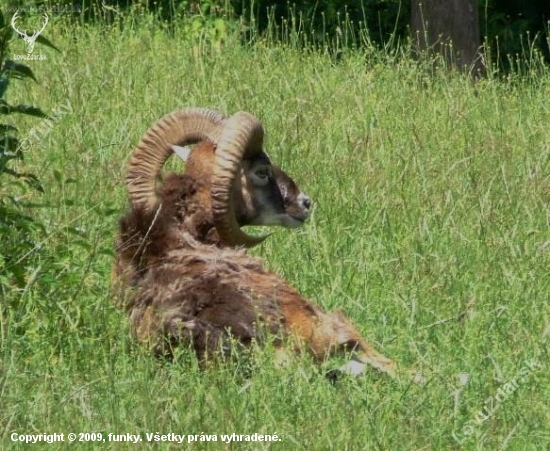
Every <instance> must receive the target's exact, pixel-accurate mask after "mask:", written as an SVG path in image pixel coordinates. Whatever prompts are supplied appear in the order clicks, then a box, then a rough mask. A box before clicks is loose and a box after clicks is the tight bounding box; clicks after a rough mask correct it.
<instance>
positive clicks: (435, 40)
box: [411, 0, 483, 76]
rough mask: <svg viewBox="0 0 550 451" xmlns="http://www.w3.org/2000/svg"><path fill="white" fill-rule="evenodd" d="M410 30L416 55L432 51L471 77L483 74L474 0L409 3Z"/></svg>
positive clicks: (476, 10) (439, 0)
mask: <svg viewBox="0 0 550 451" xmlns="http://www.w3.org/2000/svg"><path fill="white" fill-rule="evenodd" d="M411 29H412V33H413V42H415V43H416V46H417V50H418V51H419V53H421V52H422V51H425V52H428V54H431V53H432V52H436V53H438V54H440V55H441V56H442V57H443V58H444V60H445V61H446V62H447V63H448V64H450V65H451V66H452V67H456V68H458V69H460V70H464V71H467V72H470V71H471V72H472V74H473V75H474V76H479V75H481V73H482V72H483V64H482V61H481V58H480V54H479V49H480V44H481V42H480V36H479V15H478V9H477V1H476V0H412V10H411Z"/></svg>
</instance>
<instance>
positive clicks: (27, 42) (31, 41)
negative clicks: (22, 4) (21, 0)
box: [11, 11, 48, 54]
mask: <svg viewBox="0 0 550 451" xmlns="http://www.w3.org/2000/svg"><path fill="white" fill-rule="evenodd" d="M18 14H19V11H15V14H14V15H13V17H12V19H11V26H12V27H13V29H14V30H15V31H17V33H19V34H20V35H21V36H23V39H24V40H25V45H26V46H27V53H29V54H31V53H32V51H33V50H34V41H36V38H37V37H38V35H39V34H40V33H42V31H44V28H46V25H47V24H48V15H47V14H46V13H44V25H43V26H42V28H41V29H40V30H38V31H35V32H34V33H33V34H32V36H29V35H28V34H27V30H25V31H21V30H19V29H18V28H17V25H16V23H15V22H16V21H17V19H18V18H19V16H18Z"/></svg>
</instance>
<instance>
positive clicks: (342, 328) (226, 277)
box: [114, 146, 394, 374]
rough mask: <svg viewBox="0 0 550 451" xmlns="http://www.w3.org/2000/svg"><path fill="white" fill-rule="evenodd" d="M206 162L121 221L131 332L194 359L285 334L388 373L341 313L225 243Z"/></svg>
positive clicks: (120, 262) (386, 363)
mask: <svg viewBox="0 0 550 451" xmlns="http://www.w3.org/2000/svg"><path fill="white" fill-rule="evenodd" d="M207 147H208V146H206V147H204V148H202V150H203V151H204V152H207V151H208V149H207ZM208 161H209V160H208V158H205V161H204V162H193V160H191V163H190V164H188V166H187V172H186V174H184V175H170V176H168V177H167V178H166V180H165V181H164V183H163V184H162V186H161V187H160V189H159V198H160V199H161V202H160V205H159V208H158V210H157V212H153V213H150V214H147V213H144V212H142V211H140V210H136V209H134V210H133V211H131V212H129V213H128V214H127V215H126V216H125V217H124V218H123V219H122V220H121V222H120V235H119V244H118V258H117V263H116V266H115V268H114V275H115V277H116V278H117V280H118V284H119V285H120V286H121V288H122V291H121V293H123V294H122V295H121V297H120V299H121V301H122V303H123V304H124V306H125V308H126V310H127V312H128V315H129V317H130V321H131V326H132V330H133V331H134V333H135V335H136V336H137V338H138V339H139V340H140V341H142V342H146V343H148V344H149V345H150V346H151V348H152V349H153V350H154V352H155V353H157V354H170V353H171V350H172V347H174V346H177V345H179V344H181V343H183V344H189V345H192V346H193V348H194V349H195V351H196V353H197V355H198V357H199V358H200V359H201V360H204V359H205V358H206V357H207V356H208V355H212V354H215V353H216V352H218V351H220V350H221V351H222V352H224V353H227V352H229V350H230V343H231V341H232V339H236V340H237V341H238V342H239V343H241V344H242V345H245V346H246V345H249V344H250V343H251V342H253V341H254V342H258V343H263V342H265V340H271V341H272V342H273V343H274V344H275V345H276V346H280V345H281V343H282V341H281V339H283V338H292V339H295V343H296V347H297V348H298V349H300V350H307V351H309V352H311V354H312V355H313V356H315V358H316V359H318V360H323V359H325V358H326V357H328V356H329V355H332V354H335V353H342V352H351V351H353V352H354V353H355V355H356V356H357V359H358V361H360V362H362V363H369V364H372V365H373V366H375V367H376V368H378V369H380V370H381V371H384V372H387V373H389V374H393V372H394V365H393V362H392V361H391V360H389V359H387V358H385V357H384V356H382V355H381V354H379V353H378V352H376V351H375V350H374V349H373V348H372V346H371V345H370V344H369V343H368V342H366V341H365V340H364V339H363V338H362V337H361V336H360V334H359V333H358V332H357V331H356V329H355V328H354V327H353V325H352V324H351V323H350V322H349V320H348V319H347V318H346V317H345V316H344V315H343V314H342V313H340V312H336V313H332V314H328V313H325V312H323V311H322V310H321V309H320V308H318V307H317V306H315V305H314V304H313V303H311V302H309V301H308V300H306V299H304V298H303V297H302V296H300V294H299V293H298V292H297V291H296V290H295V289H294V288H293V287H291V286H290V285H289V284H288V283H287V282H286V281H285V280H283V279H282V278H280V277H278V276H277V275H275V274H273V273H271V272H269V271H266V270H265V269H264V268H263V266H262V264H261V261H260V260H258V259H255V258H252V257H250V256H248V255H247V254H246V252H245V251H244V250H239V249H232V248H224V246H223V243H220V242H219V239H218V237H217V234H216V231H215V228H214V226H213V222H212V218H211V215H210V212H209V205H210V204H209V202H210V201H209V189H208V188H209V187H208V183H209V180H210V177H209V174H210V173H211V170H212V167H211V165H210V164H209V163H208ZM198 163H200V164H198Z"/></svg>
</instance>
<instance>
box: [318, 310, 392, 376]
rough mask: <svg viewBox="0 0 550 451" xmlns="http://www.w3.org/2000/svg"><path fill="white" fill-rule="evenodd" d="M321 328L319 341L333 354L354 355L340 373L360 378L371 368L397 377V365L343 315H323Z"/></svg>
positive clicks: (339, 313) (335, 313)
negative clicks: (362, 335)
mask: <svg viewBox="0 0 550 451" xmlns="http://www.w3.org/2000/svg"><path fill="white" fill-rule="evenodd" d="M319 326H320V327H319V328H318V333H320V337H319V338H318V340H317V341H318V342H319V343H323V341H324V342H325V343H326V344H325V346H328V349H330V353H331V354H341V353H348V354H349V353H351V355H352V358H351V359H350V360H349V361H348V362H347V363H346V364H344V365H342V366H341V367H340V368H339V370H340V372H342V373H347V374H350V375H352V376H360V375H361V374H363V373H365V372H366V371H367V370H368V368H369V366H370V367H373V368H376V369H377V370H379V371H381V372H383V373H386V374H388V375H389V376H391V377H395V363H394V362H393V361H392V360H391V359H389V358H387V357H385V356H384V355H382V354H380V353H379V352H378V351H377V350H376V349H374V347H373V346H372V345H371V344H370V343H368V342H367V341H366V340H364V339H363V337H361V335H360V334H359V333H358V332H357V330H356V329H355V327H354V326H353V325H352V324H351V322H350V321H349V319H348V318H346V316H344V314H343V313H341V312H334V313H332V314H323V315H322V316H321V317H320V324H319Z"/></svg>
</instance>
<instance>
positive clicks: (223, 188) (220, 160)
mask: <svg viewBox="0 0 550 451" xmlns="http://www.w3.org/2000/svg"><path fill="white" fill-rule="evenodd" d="M263 137H264V130H263V127H262V125H261V123H260V121H259V120H258V119H257V118H256V117H255V116H253V115H251V114H249V113H246V112H243V111H241V112H239V113H236V114H235V115H233V116H231V117H230V118H229V119H227V120H226V122H225V125H224V127H223V131H222V133H221V136H220V140H219V142H218V147H217V149H216V165H215V171H214V176H213V177H212V186H211V191H210V196H211V200H212V215H213V219H214V224H215V226H216V229H217V231H218V235H219V236H220V239H221V240H222V241H223V242H224V243H225V244H228V245H231V246H246V247H252V246H255V245H257V244H259V243H261V242H262V241H263V240H265V239H266V238H267V236H261V237H255V236H251V235H248V234H246V233H245V232H243V231H242V230H241V228H240V225H239V223H238V221H237V218H236V216H235V209H234V202H233V196H232V193H233V188H234V186H235V179H236V177H237V175H238V172H239V166H240V163H241V161H242V159H243V157H245V156H246V157H250V156H252V155H255V154H257V153H259V152H261V151H262V145H263Z"/></svg>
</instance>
